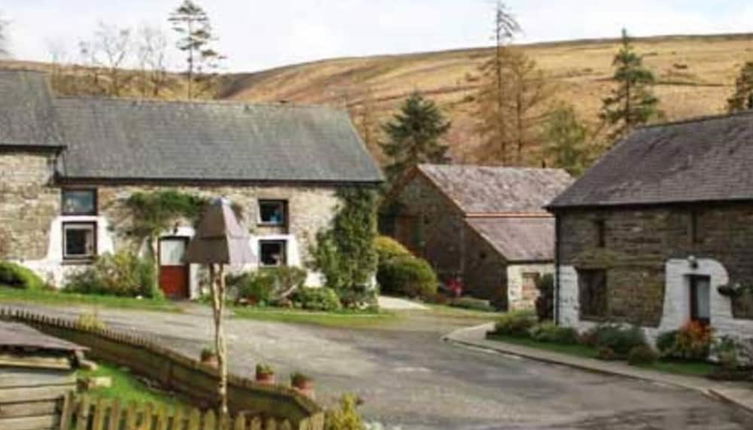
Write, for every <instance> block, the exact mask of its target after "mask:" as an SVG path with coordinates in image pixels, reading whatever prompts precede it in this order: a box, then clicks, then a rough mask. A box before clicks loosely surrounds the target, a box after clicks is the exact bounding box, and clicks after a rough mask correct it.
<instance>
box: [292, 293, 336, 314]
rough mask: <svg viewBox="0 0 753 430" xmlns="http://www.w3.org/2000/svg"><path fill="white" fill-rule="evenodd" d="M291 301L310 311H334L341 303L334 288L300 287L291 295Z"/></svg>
mask: <svg viewBox="0 0 753 430" xmlns="http://www.w3.org/2000/svg"><path fill="white" fill-rule="evenodd" d="M292 299H293V303H295V304H297V305H298V306H300V307H301V308H303V309H308V310H311V311H327V312H331V311H336V310H339V309H340V308H341V307H342V305H341V304H340V298H339V297H337V293H335V290H333V289H331V288H325V287H322V288H301V289H300V290H298V291H297V292H296V293H295V295H293V297H292Z"/></svg>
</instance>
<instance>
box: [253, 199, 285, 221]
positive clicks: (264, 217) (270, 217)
mask: <svg viewBox="0 0 753 430" xmlns="http://www.w3.org/2000/svg"><path fill="white" fill-rule="evenodd" d="M286 208H287V202H285V201H284V200H259V224H261V225H277V226H279V225H285V224H287V210H286Z"/></svg>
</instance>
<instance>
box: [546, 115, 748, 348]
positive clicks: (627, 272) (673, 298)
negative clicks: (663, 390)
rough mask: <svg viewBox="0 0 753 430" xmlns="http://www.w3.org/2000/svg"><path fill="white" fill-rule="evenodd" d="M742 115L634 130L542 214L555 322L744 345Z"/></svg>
mask: <svg viewBox="0 0 753 430" xmlns="http://www.w3.org/2000/svg"><path fill="white" fill-rule="evenodd" d="M752 164H753V113H741V114H734V115H725V116H716V117H706V118H699V119H695V120H688V121H683V122H676V123H669V124H662V125H655V126H648V127H644V128H640V129H638V130H636V131H635V132H634V133H632V134H631V135H630V136H629V137H627V138H626V139H624V140H623V141H622V142H620V143H618V144H617V145H616V146H615V147H614V149H612V150H611V151H610V152H609V153H608V154H606V155H605V156H604V157H603V158H602V159H601V160H600V161H599V162H598V163H597V164H596V165H595V166H594V167H592V168H591V169H590V170H589V171H588V172H587V173H586V174H585V175H584V176H583V177H582V178H580V179H579V180H578V181H577V182H575V184H573V185H572V186H571V187H570V188H568V189H567V190H566V191H565V192H564V193H562V194H561V195H560V196H559V197H557V198H556V199H555V200H554V201H553V202H552V203H551V204H550V205H549V210H550V211H552V213H554V214H555V216H556V219H557V246H556V257H557V275H558V276H557V281H556V283H555V295H556V297H555V299H556V302H557V305H556V315H557V320H558V321H559V323H561V324H564V325H568V326H574V327H578V328H582V329H585V328H588V327H590V326H592V325H594V324H596V323H599V322H604V321H622V322H626V323H632V324H637V325H640V326H643V327H645V328H646V332H647V333H649V334H650V335H652V336H656V335H658V334H659V333H662V332H665V331H670V330H675V329H678V328H679V327H681V326H682V325H684V324H685V323H687V322H688V321H698V322H700V323H702V324H709V325H711V326H712V327H713V328H714V329H715V330H716V334H717V335H718V336H725V335H730V336H736V337H746V338H753V174H752V173H751V165H752Z"/></svg>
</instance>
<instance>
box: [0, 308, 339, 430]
mask: <svg viewBox="0 0 753 430" xmlns="http://www.w3.org/2000/svg"><path fill="white" fill-rule="evenodd" d="M0 319H5V320H13V321H20V322H24V323H27V324H29V325H31V326H33V327H35V328H37V329H38V330H40V331H42V332H44V333H47V334H49V335H52V336H56V337H59V338H62V339H66V340H69V341H71V342H74V343H77V344H79V345H82V346H86V347H88V348H90V351H89V355H90V356H91V357H93V358H95V359H102V360H105V361H108V362H111V363H114V364H117V365H120V366H126V367H128V368H129V369H131V371H132V372H133V373H135V374H138V375H141V376H143V377H145V378H147V379H150V380H153V381H155V382H158V383H159V384H160V385H161V386H162V387H164V388H165V389H168V390H172V391H175V392H177V393H180V394H181V395H184V396H186V397H187V398H189V399H191V401H192V402H194V403H195V404H198V405H202V404H203V405H214V404H217V395H216V391H217V388H216V387H217V383H218V378H219V375H218V373H217V370H216V369H213V368H211V367H208V366H205V365H203V364H201V363H200V362H199V361H198V360H194V359H191V358H188V357H186V356H184V355H181V354H178V353H176V352H174V351H171V350H168V349H166V348H164V347H162V346H160V345H159V344H157V343H156V342H155V341H152V340H149V339H147V338H145V337H143V336H141V335H138V334H135V333H126V332H120V331H114V330H109V329H90V328H86V329H85V328H82V327H80V326H78V325H77V324H76V322H75V321H73V320H69V319H61V318H52V317H49V316H46V315H39V314H35V313H32V312H28V311H23V310H17V309H0ZM228 407H229V409H230V411H231V412H232V413H239V412H247V413H249V414H251V415H260V416H267V417H272V418H276V419H286V420H289V421H291V422H292V423H294V425H295V427H294V428H296V429H307V430H320V429H322V428H323V427H324V412H323V410H322V408H321V406H319V405H318V404H317V403H316V402H314V401H313V400H311V399H309V398H308V397H306V396H303V395H302V394H300V393H298V392H296V391H295V390H293V389H292V388H288V387H285V386H267V385H261V384H258V383H256V382H255V381H252V380H250V379H246V378H241V377H239V376H236V375H232V374H230V375H228Z"/></svg>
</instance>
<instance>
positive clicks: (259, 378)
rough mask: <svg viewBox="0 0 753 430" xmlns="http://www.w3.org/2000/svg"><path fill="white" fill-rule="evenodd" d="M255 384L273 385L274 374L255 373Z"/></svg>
mask: <svg viewBox="0 0 753 430" xmlns="http://www.w3.org/2000/svg"><path fill="white" fill-rule="evenodd" d="M256 382H258V383H260V384H263V385H274V384H275V374H274V373H259V372H256Z"/></svg>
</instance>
